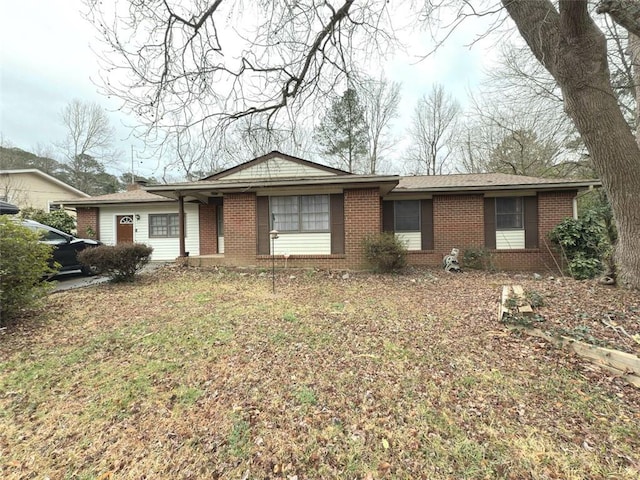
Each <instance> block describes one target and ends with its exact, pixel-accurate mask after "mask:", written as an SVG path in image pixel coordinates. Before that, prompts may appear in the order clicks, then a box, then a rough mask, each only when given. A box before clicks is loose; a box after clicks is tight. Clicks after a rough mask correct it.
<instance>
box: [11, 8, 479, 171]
mask: <svg viewBox="0 0 640 480" xmlns="http://www.w3.org/2000/svg"><path fill="white" fill-rule="evenodd" d="M81 9H83V5H82V2H81V0H45V1H43V0H19V1H17V0H13V1H12V0H0V15H1V16H2V18H3V19H5V21H4V22H3V28H2V29H0V133H1V134H2V140H3V143H5V144H6V143H9V144H11V145H12V146H15V147H18V148H22V149H24V150H28V151H32V152H39V151H40V152H41V151H47V150H48V151H50V152H51V153H53V154H54V155H53V156H54V158H56V149H55V144H56V143H59V142H60V141H61V140H62V139H63V138H64V136H65V130H64V127H63V126H62V124H61V121H60V112H61V111H62V109H63V108H64V107H65V106H66V105H67V104H68V103H69V102H71V101H72V100H73V99H80V100H81V101H83V102H97V103H98V104H100V105H102V106H103V107H104V108H105V109H106V110H107V112H108V115H109V118H110V120H111V124H112V125H113V126H114V127H115V129H116V139H115V140H116V142H115V147H116V149H117V150H118V151H120V153H121V154H120V155H119V157H118V158H119V160H116V161H115V163H113V164H111V165H108V166H107V167H108V169H109V170H110V171H111V172H112V173H122V172H130V171H131V168H132V163H133V168H134V171H135V173H136V174H140V175H145V176H149V175H154V174H155V175H156V176H160V172H159V171H158V170H157V168H158V161H157V160H156V159H149V158H143V157H144V156H143V155H142V154H140V155H138V154H137V152H138V151H139V152H142V151H143V150H144V145H143V144H142V142H141V141H139V140H137V139H132V138H131V136H130V133H131V129H130V128H129V127H128V126H129V125H132V124H134V121H133V120H132V119H131V117H128V116H127V115H126V114H124V113H123V112H121V111H119V110H118V108H119V103H118V102H117V100H115V99H109V98H106V97H105V96H102V95H100V93H99V88H98V86H97V85H96V82H97V81H98V80H99V78H100V77H99V65H98V61H97V59H96V55H95V54H94V53H93V50H92V45H93V47H94V48H96V47H97V45H98V44H97V39H96V33H95V31H94V29H93V27H92V26H91V25H90V24H89V23H88V22H87V21H86V20H85V19H83V18H82V16H81V14H80V11H81ZM470 39H471V34H470V33H468V34H467V33H465V31H461V32H460V33H459V34H456V35H454V36H453V37H452V38H450V39H449V40H448V41H447V43H446V44H445V46H444V47H443V48H442V49H441V50H439V51H438V52H437V53H436V54H435V55H433V56H432V57H429V58H428V59H427V60H425V61H422V62H419V63H417V64H416V59H415V57H413V56H412V55H411V54H400V53H399V54H397V55H395V56H393V57H392V58H390V59H389V60H388V61H387V62H386V63H385V66H384V70H385V73H386V75H387V76H388V77H389V78H390V79H391V80H394V81H400V82H402V83H403V88H402V101H401V104H400V109H399V110H400V118H399V119H398V121H397V125H396V129H398V130H402V129H403V128H405V127H406V125H408V123H409V122H410V116H411V113H412V112H413V108H414V105H415V103H416V102H417V100H418V98H419V97H420V96H421V95H422V94H424V93H427V92H428V91H429V90H430V89H431V87H432V85H433V83H435V82H439V83H442V84H443V85H445V87H446V89H447V91H449V92H451V93H452V94H453V95H454V96H455V97H456V98H457V99H458V100H459V101H460V102H461V103H463V104H464V103H465V99H466V95H467V92H468V91H469V90H473V89H474V88H475V87H477V85H478V84H479V82H480V81H481V79H482V77H483V66H486V65H487V51H483V50H482V49H481V48H478V47H474V48H473V49H469V48H468V47H467V46H466V44H468V42H469V41H470ZM415 41H416V42H417V45H415V47H416V48H410V49H409V51H418V50H421V51H424V50H426V48H425V47H427V45H426V43H427V36H426V35H416V40H415ZM132 147H133V150H134V153H133V159H134V161H133V162H132V154H131V149H132Z"/></svg>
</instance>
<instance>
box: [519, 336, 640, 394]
mask: <svg viewBox="0 0 640 480" xmlns="http://www.w3.org/2000/svg"><path fill="white" fill-rule="evenodd" d="M511 328H512V329H517V330H520V331H522V332H525V333H527V334H528V335H532V336H534V337H539V338H544V339H545V340H547V341H549V342H550V343H552V344H553V345H555V346H557V347H559V348H567V349H569V350H571V351H573V352H575V353H576V355H578V356H580V357H582V358H585V359H587V360H589V361H591V362H592V363H594V364H596V365H598V366H600V367H602V368H604V369H605V370H607V371H610V372H612V373H614V374H615V375H618V376H620V377H622V378H624V379H625V380H626V381H627V382H629V383H630V384H632V385H634V386H636V387H639V388H640V358H638V356H637V355H633V354H631V353H626V352H621V351H619V350H612V349H610V348H604V347H598V346H596V345H591V344H588V343H585V342H581V341H579V340H575V339H573V338H570V337H565V336H554V335H551V334H549V333H547V332H543V331H542V330H540V329H537V328H522V327H517V326H514V327H511Z"/></svg>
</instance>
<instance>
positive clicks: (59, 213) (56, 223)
mask: <svg viewBox="0 0 640 480" xmlns="http://www.w3.org/2000/svg"><path fill="white" fill-rule="evenodd" d="M20 217H22V218H28V219H30V220H34V221H36V222H38V223H43V224H45V225H49V226H50V227H53V228H57V229H58V230H62V231H63V232H65V233H68V234H69V235H73V232H75V230H76V219H75V218H73V217H72V216H71V215H69V214H68V213H67V212H65V211H64V210H54V211H52V212H49V213H47V212H45V211H44V210H41V209H38V208H23V209H22V211H21V212H20Z"/></svg>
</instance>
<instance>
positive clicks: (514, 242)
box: [496, 230, 524, 250]
mask: <svg viewBox="0 0 640 480" xmlns="http://www.w3.org/2000/svg"><path fill="white" fill-rule="evenodd" d="M517 248H524V230H497V231H496V249H498V250H514V249H517Z"/></svg>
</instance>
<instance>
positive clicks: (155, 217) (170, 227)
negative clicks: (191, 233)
mask: <svg viewBox="0 0 640 480" xmlns="http://www.w3.org/2000/svg"><path fill="white" fill-rule="evenodd" d="M185 224H186V215H185ZM179 232H180V222H179V218H178V214H177V213H162V214H151V215H149V236H150V237H156V238H157V237H160V238H162V237H167V238H174V237H178V236H179Z"/></svg>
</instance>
